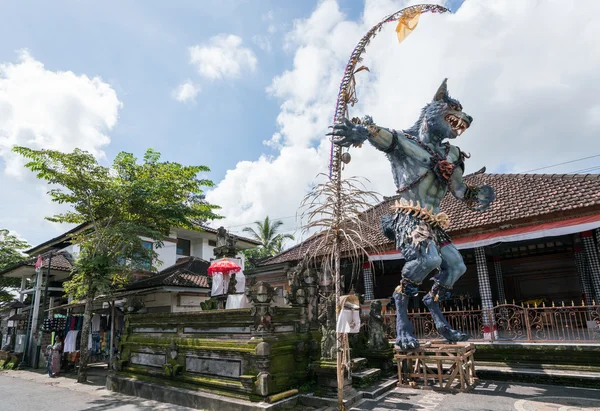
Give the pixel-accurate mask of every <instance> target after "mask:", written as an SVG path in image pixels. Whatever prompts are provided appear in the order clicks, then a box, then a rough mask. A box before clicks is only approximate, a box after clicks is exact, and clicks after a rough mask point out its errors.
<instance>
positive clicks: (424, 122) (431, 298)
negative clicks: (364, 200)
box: [329, 80, 494, 349]
mask: <svg viewBox="0 0 600 411" xmlns="http://www.w3.org/2000/svg"><path fill="white" fill-rule="evenodd" d="M472 121H473V118H472V117H471V116H469V115H467V114H466V113H464V112H463V111H462V106H461V105H460V103H459V102H458V101H457V100H455V99H453V98H451V97H450V96H449V95H448V90H447V86H446V80H444V82H443V83H442V85H441V86H440V87H439V89H438V91H437V92H436V94H435V96H434V98H433V101H432V102H431V103H429V104H427V106H425V108H424V109H423V111H422V113H421V116H420V118H419V120H418V121H417V122H416V123H415V125H413V126H412V127H411V128H409V129H407V130H404V131H399V132H396V131H395V130H392V129H386V128H383V127H380V126H377V125H376V124H375V123H373V121H372V119H371V118H370V117H368V116H367V117H365V118H364V120H357V119H353V120H352V121H349V120H347V119H344V120H343V121H342V122H340V123H337V124H335V125H333V126H332V129H333V130H332V131H331V132H330V133H329V135H332V136H334V142H335V144H338V145H340V146H343V147H349V146H359V145H360V144H362V143H363V142H364V141H365V140H368V141H369V142H370V143H371V144H372V145H373V146H375V148H377V149H378V150H381V151H383V152H384V153H386V154H387V157H388V159H389V161H390V163H391V165H392V173H393V175H394V182H395V184H396V187H397V193H398V197H397V200H396V203H395V206H394V209H395V214H394V215H386V216H384V217H383V219H382V226H383V231H384V233H385V235H386V236H387V237H388V238H390V239H391V240H393V241H395V243H396V248H397V249H399V250H401V252H402V254H403V256H404V258H405V260H406V263H405V265H404V268H403V269H402V280H401V282H400V285H398V287H396V290H395V292H394V295H393V296H394V300H395V302H396V310H397V311H396V312H397V314H396V329H397V338H396V347H397V348H399V349H411V348H417V347H418V346H419V342H418V341H417V339H416V338H415V336H414V334H413V325H412V324H411V323H410V321H409V319H408V313H407V306H408V300H409V298H410V297H412V296H416V295H417V291H418V286H419V284H421V282H422V281H423V279H424V278H425V277H426V276H427V275H428V274H429V273H430V272H431V271H433V270H434V269H437V270H438V273H437V274H436V275H435V277H434V278H433V281H434V284H433V287H432V288H431V291H430V292H429V293H428V294H426V295H425V297H424V298H423V302H424V303H425V305H426V306H427V307H428V309H429V311H430V312H431V315H432V317H433V320H434V322H435V326H436V328H437V330H438V332H439V333H440V334H441V335H442V336H443V337H444V338H446V339H447V340H448V341H450V342H456V341H465V340H466V339H467V336H466V335H465V334H464V333H462V332H460V331H457V330H454V329H452V327H450V324H448V322H447V321H446V319H445V318H444V316H443V315H442V311H441V309H440V305H439V301H440V300H442V299H446V298H449V296H450V290H451V289H452V286H453V285H454V283H455V282H456V280H458V278H460V276H462V275H463V274H464V272H465V270H466V267H465V264H464V262H463V259H462V257H461V255H460V253H459V252H458V250H457V249H456V247H455V246H454V245H453V244H452V241H451V240H450V237H448V235H447V234H446V231H445V229H446V228H447V227H448V225H449V220H448V216H447V215H446V214H445V213H443V212H440V202H441V201H442V198H444V196H445V195H446V192H447V191H448V190H450V192H451V193H452V194H453V195H454V196H455V197H456V198H458V199H459V200H462V201H464V202H465V203H466V204H467V206H468V207H469V208H471V209H473V210H479V211H483V210H485V209H487V208H488V207H489V206H490V203H491V202H492V201H494V190H493V189H492V188H491V187H490V186H487V185H484V186H481V187H474V186H470V185H467V184H465V182H463V172H464V160H465V158H467V157H468V156H467V155H465V153H463V152H462V151H460V149H459V148H458V147H456V146H453V145H451V144H450V143H449V142H447V140H448V139H454V138H456V137H458V136H460V135H461V134H462V133H463V132H464V131H465V130H466V129H467V128H469V126H470V125H471V123H472Z"/></svg>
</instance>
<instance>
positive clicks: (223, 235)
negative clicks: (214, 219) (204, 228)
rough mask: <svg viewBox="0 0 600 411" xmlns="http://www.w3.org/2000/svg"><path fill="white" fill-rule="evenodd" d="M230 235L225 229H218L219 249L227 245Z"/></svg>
mask: <svg viewBox="0 0 600 411" xmlns="http://www.w3.org/2000/svg"><path fill="white" fill-rule="evenodd" d="M228 237H229V234H227V230H226V229H225V227H219V228H218V229H217V248H219V247H225V246H226V245H227V238H228Z"/></svg>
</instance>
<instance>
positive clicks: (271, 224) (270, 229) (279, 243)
mask: <svg viewBox="0 0 600 411" xmlns="http://www.w3.org/2000/svg"><path fill="white" fill-rule="evenodd" d="M254 225H255V226H256V229H254V228H252V227H246V228H244V230H243V231H244V232H246V233H248V234H250V237H251V238H253V239H255V240H257V241H260V243H261V248H262V249H263V250H265V251H266V256H269V255H275V254H279V253H281V252H282V251H283V250H284V249H285V247H284V243H285V240H288V239H289V240H293V239H294V236H293V235H291V234H277V231H278V230H279V228H280V227H281V226H282V225H283V222H282V221H281V220H275V221H271V220H270V219H269V216H266V217H265V219H264V221H255V222H254Z"/></svg>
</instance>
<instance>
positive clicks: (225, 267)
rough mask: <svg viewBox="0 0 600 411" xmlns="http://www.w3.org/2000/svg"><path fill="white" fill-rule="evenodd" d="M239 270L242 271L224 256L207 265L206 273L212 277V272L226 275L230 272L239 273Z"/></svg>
mask: <svg viewBox="0 0 600 411" xmlns="http://www.w3.org/2000/svg"><path fill="white" fill-rule="evenodd" d="M240 271H242V267H240V266H239V265H237V264H236V263H234V262H233V261H230V260H227V259H226V258H222V259H219V260H215V261H213V262H212V263H211V264H210V267H208V275H209V276H210V277H212V275H213V274H214V273H223V275H228V274H231V273H239V272H240Z"/></svg>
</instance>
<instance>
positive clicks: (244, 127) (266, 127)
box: [0, 0, 350, 181]
mask: <svg viewBox="0 0 600 411" xmlns="http://www.w3.org/2000/svg"><path fill="white" fill-rule="evenodd" d="M286 3H287V5H286V7H281V4H282V2H277V1H227V0H215V1H205V0H203V1H177V2H165V1H127V2H123V1H103V2H90V1H61V0H59V1H52V2H46V1H18V2H1V3H0V14H1V15H2V16H4V18H3V24H2V25H0V39H1V40H0V61H14V60H15V59H16V53H15V51H16V50H19V49H23V48H27V49H29V50H30V52H31V54H32V55H33V56H34V57H35V58H36V59H37V60H39V61H41V62H42V63H44V65H45V67H46V68H47V69H48V70H52V71H65V70H70V71H73V72H75V73H86V74H87V75H88V76H100V77H101V78H102V79H103V80H104V81H106V82H108V83H109V84H110V85H111V86H112V87H113V88H114V89H115V91H116V92H117V95H118V98H119V99H120V100H121V101H122V103H123V108H122V109H121V110H120V112H119V120H118V122H117V125H116V126H115V128H114V129H113V130H112V131H111V133H110V137H111V143H110V145H108V146H107V147H106V149H105V151H106V153H107V156H108V158H112V157H114V155H115V154H116V153H117V152H119V151H121V150H124V151H129V152H134V153H137V154H141V153H143V150H144V149H145V148H146V147H153V148H155V149H157V150H158V151H160V152H161V153H162V154H163V156H164V158H165V159H168V160H172V161H178V162H182V163H188V164H195V163H202V164H206V165H208V166H209V167H210V168H211V169H212V170H213V173H212V174H211V178H213V179H214V180H216V181H218V180H220V179H221V178H222V177H223V175H224V173H225V170H227V169H228V168H232V167H234V166H235V164H236V163H237V161H239V160H241V159H254V158H256V157H258V155H259V153H260V152H262V151H264V146H263V145H262V144H261V142H262V141H263V140H264V139H268V138H269V137H270V135H271V134H273V132H275V127H276V125H275V122H274V119H275V117H276V116H277V112H278V103H277V101H275V100H274V99H270V98H266V96H265V88H266V87H267V85H268V84H269V83H270V81H271V78H272V77H273V76H274V75H275V74H276V73H278V72H280V71H282V69H284V68H285V67H286V66H288V65H289V61H290V59H291V58H292V56H291V55H288V54H285V53H266V52H263V51H262V50H260V49H259V48H257V47H254V48H255V49H256V51H255V53H256V54H257V57H258V58H259V59H260V70H257V71H255V72H249V73H247V74H246V75H244V76H243V77H242V78H241V79H240V80H239V81H236V82H234V83H230V84H223V82H210V81H205V82H202V84H201V87H202V92H201V96H200V99H201V101H199V102H198V103H197V104H187V105H185V104H181V103H180V102H178V101H175V100H174V99H172V98H170V95H171V92H172V90H173V89H174V88H175V87H176V86H177V85H178V84H179V83H181V82H182V81H183V80H185V79H187V78H192V79H193V78H197V77H198V76H197V74H196V73H195V72H194V71H195V70H194V68H193V67H192V66H191V65H189V64H188V59H189V57H188V47H190V46H192V45H195V44H198V43H202V42H203V41H206V40H207V39H208V38H210V37H211V36H214V35H216V34H220V33H233V34H236V35H239V36H240V37H242V38H244V39H248V40H247V41H246V44H247V45H248V44H249V45H250V46H253V44H252V43H251V42H250V41H249V39H251V38H252V36H254V35H265V34H267V27H266V26H267V25H268V24H274V25H276V26H277V27H278V29H279V30H280V33H279V34H283V33H284V32H285V29H286V27H289V26H290V24H291V22H292V20H293V19H295V18H299V17H302V16H305V15H307V14H309V13H310V11H311V10H312V9H313V8H314V7H315V2H313V1H302V2H291V1H290V2H286ZM348 3H350V2H348ZM174 4H176V6H174ZM269 12H271V13H272V14H273V20H272V21H264V19H263V16H264V15H265V14H266V13H269ZM277 38H278V36H274V38H273V42H277ZM274 47H281V45H280V44H274Z"/></svg>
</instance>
